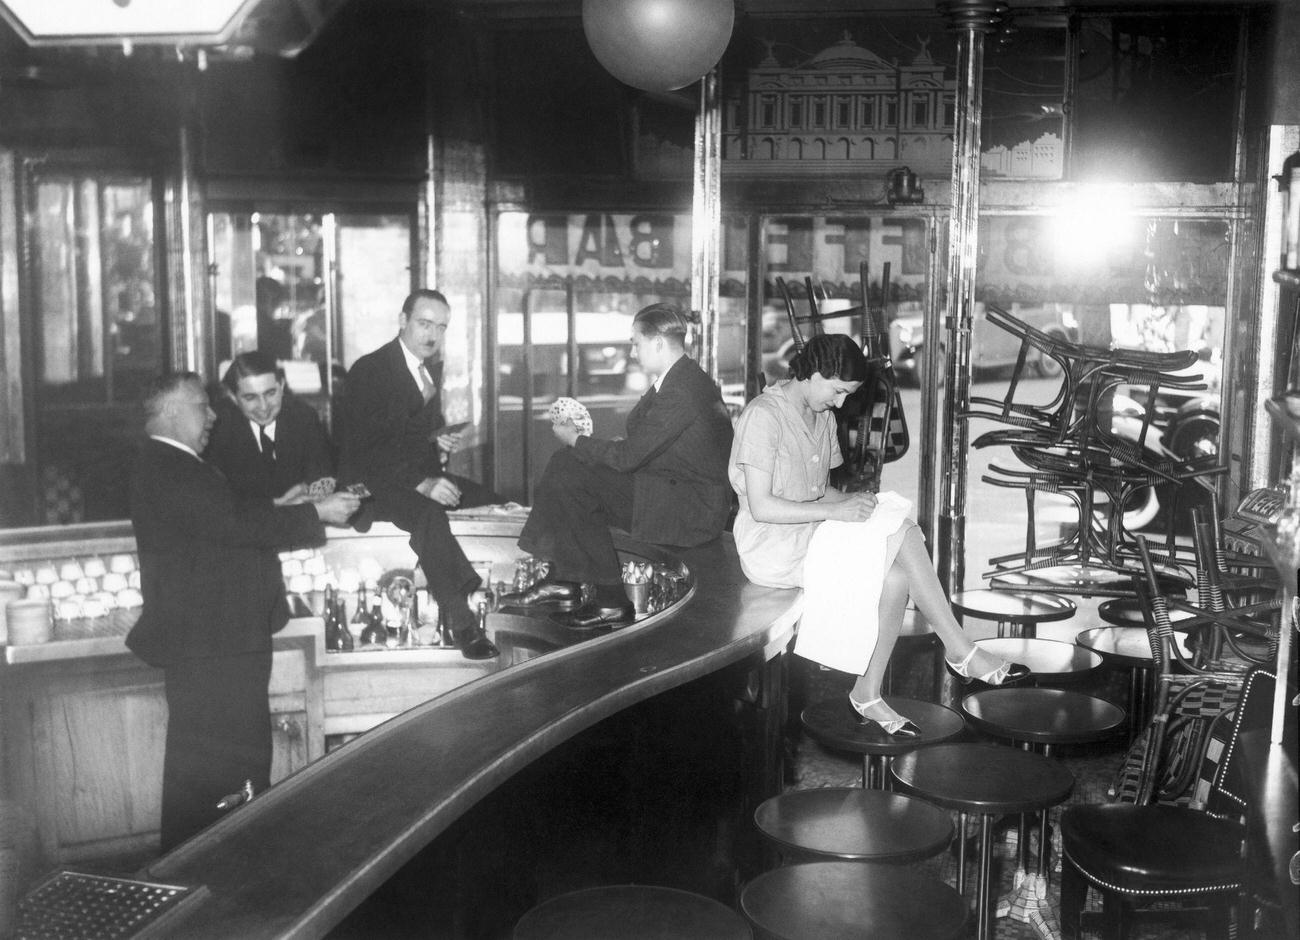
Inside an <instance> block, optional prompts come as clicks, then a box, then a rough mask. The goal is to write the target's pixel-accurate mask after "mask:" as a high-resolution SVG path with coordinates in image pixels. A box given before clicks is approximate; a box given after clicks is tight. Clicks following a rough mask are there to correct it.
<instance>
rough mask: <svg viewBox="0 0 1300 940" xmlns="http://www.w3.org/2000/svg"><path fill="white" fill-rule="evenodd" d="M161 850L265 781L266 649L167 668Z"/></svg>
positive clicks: (267, 726) (268, 720)
mask: <svg viewBox="0 0 1300 940" xmlns="http://www.w3.org/2000/svg"><path fill="white" fill-rule="evenodd" d="M163 676H164V685H165V689H166V695H167V752H166V755H165V757H164V758H163V792H162V850H163V851H164V852H166V851H169V850H170V849H172V848H174V847H175V846H177V845H179V844H180V843H181V842H184V841H185V840H186V839H188V838H189V837H190V836H192V835H194V834H195V833H197V832H198V831H199V830H200V829H203V828H204V827H205V826H208V825H211V824H212V823H214V822H216V821H217V819H218V818H219V817H220V816H221V815H222V811H221V810H219V809H217V803H218V802H220V800H221V798H222V797H224V796H226V795H228V794H231V793H235V792H238V791H239V789H240V788H241V787H243V785H244V781H245V780H251V781H252V783H253V789H254V791H256V792H261V791H262V790H265V789H266V788H267V787H269V786H270V785H271V706H270V703H269V702H268V700H267V690H268V689H269V687H270V682H271V651H270V650H265V651H262V652H257V653H242V654H237V655H233V656H220V657H213V658H208V659H187V660H181V661H180V662H177V663H173V664H171V665H169V666H167V667H165V669H164V671H163Z"/></svg>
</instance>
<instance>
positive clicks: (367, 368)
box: [339, 289, 500, 659]
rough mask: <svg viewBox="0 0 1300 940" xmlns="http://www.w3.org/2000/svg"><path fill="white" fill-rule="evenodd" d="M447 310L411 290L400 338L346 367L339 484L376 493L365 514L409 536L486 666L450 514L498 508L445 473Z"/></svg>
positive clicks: (473, 579) (448, 438) (450, 437)
mask: <svg viewBox="0 0 1300 940" xmlns="http://www.w3.org/2000/svg"><path fill="white" fill-rule="evenodd" d="M450 321H451V306H450V305H449V304H448V303H447V298H446V297H444V296H443V295H442V294H441V293H439V292H438V291H436V290H428V289H422V290H417V291H414V292H413V293H412V294H410V296H408V297H407V298H406V300H405V302H404V303H403V304H402V312H401V315H400V317H399V319H398V327H399V330H398V334H397V337H396V338H395V339H393V340H392V341H391V342H389V343H385V344H384V345H383V346H380V347H379V348H378V349H376V350H375V351H373V352H370V353H367V354H366V355H364V356H362V357H361V358H360V359H358V360H357V361H356V362H355V363H353V365H352V368H351V369H350V370H349V371H348V376H347V381H346V384H345V389H346V391H345V393H344V396H343V414H342V417H343V426H342V429H341V431H340V435H339V445H340V447H339V478H340V480H341V481H342V482H345V483H349V484H350V483H355V482H361V483H364V484H365V485H366V488H367V489H369V490H370V492H371V494H373V496H374V500H373V503H372V504H368V505H367V507H366V509H364V510H363V512H362V519H361V521H360V523H359V526H358V527H363V526H366V525H368V519H367V518H366V516H367V513H370V512H373V517H374V518H375V519H381V520H385V521H388V522H392V523H393V524H394V525H396V526H397V527H398V528H399V529H402V530H403V531H405V532H409V533H410V535H411V548H412V549H413V550H414V551H415V555H416V558H417V559H418V560H419V563H420V569H421V570H422V571H423V572H424V577H425V580H426V581H427V582H428V584H429V593H430V594H431V595H432V597H433V599H434V600H435V601H437V602H438V609H439V611H440V612H441V614H442V617H443V622H444V624H445V625H446V626H447V628H448V629H449V630H450V631H451V635H452V637H453V638H454V640H455V642H456V645H457V646H458V647H460V651H461V654H462V655H463V656H465V658H466V659H491V658H493V657H495V656H497V655H498V650H497V648H496V646H495V645H494V644H493V643H492V641H491V640H490V639H488V637H487V635H486V634H484V633H483V631H482V630H481V629H480V627H479V625H478V620H477V618H476V617H475V616H474V613H473V611H471V610H470V609H469V602H468V598H469V594H470V592H472V591H474V590H476V589H477V588H478V587H479V584H480V581H479V576H478V574H477V573H476V572H475V571H474V568H473V566H472V565H470V563H469V560H468V559H467V558H466V557H465V553H464V552H463V551H462V550H461V547H460V543H459V542H457V541H456V537H455V536H454V535H452V532H451V524H450V522H449V521H448V519H447V511H448V510H450V509H457V508H467V507H470V506H485V505H488V504H490V503H496V502H500V500H499V499H498V498H497V496H496V494H494V493H493V492H492V491H491V490H489V489H487V487H484V486H481V485H479V484H478V483H475V482H474V481H473V480H468V479H466V478H465V477H461V476H456V475H454V474H451V473H448V472H447V470H446V468H445V463H446V457H447V455H449V454H451V453H452V452H453V451H455V450H456V448H457V447H459V446H460V436H459V435H458V434H453V433H448V432H447V430H446V427H447V422H446V420H445V419H444V418H443V415H442V390H441V378H442V361H441V359H435V358H434V357H435V356H436V355H437V354H438V353H439V352H440V351H441V349H442V344H443V340H444V338H445V337H446V334H447V324H448V323H449V322H450Z"/></svg>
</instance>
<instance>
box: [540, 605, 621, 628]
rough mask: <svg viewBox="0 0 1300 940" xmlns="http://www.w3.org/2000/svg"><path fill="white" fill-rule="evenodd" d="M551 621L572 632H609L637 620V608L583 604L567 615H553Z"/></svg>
mask: <svg viewBox="0 0 1300 940" xmlns="http://www.w3.org/2000/svg"><path fill="white" fill-rule="evenodd" d="M551 620H553V621H554V622H555V623H558V624H559V625H560V626H562V627H568V628H569V629H570V630H609V629H611V628H613V627H623V626H627V625H628V624H629V623H632V622H633V621H634V620H636V608H634V607H633V606H632V605H631V604H617V605H615V606H613V607H604V606H602V605H600V604H599V603H594V602H593V603H589V604H583V605H582V606H581V607H579V608H578V609H577V610H574V611H570V612H569V613H567V614H552V615H551Z"/></svg>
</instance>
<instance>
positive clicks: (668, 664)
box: [140, 523, 802, 938]
mask: <svg viewBox="0 0 1300 940" xmlns="http://www.w3.org/2000/svg"><path fill="white" fill-rule="evenodd" d="M491 525H496V526H501V525H502V524H500V523H496V524H491ZM513 531H514V532H517V531H518V528H517V526H515V528H514V529H513ZM483 534H488V533H487V531H486V530H485V531H484V533H483ZM492 534H495V535H498V536H504V535H508V534H510V533H509V532H507V531H504V530H502V531H493V532H492ZM616 543H617V544H618V547H619V548H620V550H628V551H633V552H635V553H637V554H640V555H643V556H648V557H652V558H653V557H656V556H658V557H667V556H665V555H664V553H663V552H661V551H659V550H657V549H654V548H651V547H648V546H646V545H643V544H641V543H637V542H634V541H633V540H631V539H629V538H626V537H623V538H618V537H617V535H616ZM676 557H678V558H680V560H681V561H683V562H685V564H686V565H687V567H688V569H689V571H690V573H691V575H692V577H693V581H694V583H693V585H692V587H691V590H690V592H689V593H688V594H687V596H686V598H685V599H684V600H682V601H681V602H679V603H678V604H676V605H675V606H674V607H672V608H670V609H668V610H665V611H663V612H661V613H659V614H655V615H653V616H651V617H649V618H647V619H646V620H644V621H638V622H637V624H635V625H634V626H631V627H627V628H625V629H622V630H617V631H614V632H612V633H608V634H605V635H603V636H599V637H596V638H593V639H590V640H586V641H583V642H581V643H577V644H575V645H573V646H568V647H565V648H563V649H559V650H555V651H553V652H548V653H547V654H546V655H545V656H540V657H537V658H535V659H530V660H528V661H526V662H523V663H521V664H518V665H514V666H511V667H509V668H507V669H503V670H501V671H500V672H496V673H494V674H492V675H489V676H487V677H485V678H482V679H479V680H476V681H474V682H471V683H469V684H467V685H465V686H462V687H460V688H458V689H455V690H453V691H451V692H448V693H446V694H444V695H442V696H439V697H437V698H435V699H432V700H430V701H429V702H426V703H425V704H423V705H420V706H418V707H416V708H413V709H411V710H410V711H407V712H404V713H402V714H400V715H398V716H397V717H395V718H393V719H391V720H390V721H387V722H385V723H384V724H382V725H380V726H378V727H377V728H375V729H373V730H371V731H369V732H367V733H366V734H364V735H362V736H360V737H358V738H356V739H355V740H353V741H351V742H349V743H348V744H346V745H344V746H343V747H341V748H339V749H337V750H335V751H333V752H331V753H330V754H328V755H326V756H325V757H324V758H322V759H321V760H319V761H316V762H315V763H313V764H311V765H309V766H308V767H306V768H304V769H303V770H301V771H299V772H298V773H296V774H294V775H293V776H291V777H289V778H288V779H286V780H284V781H282V782H281V783H279V784H277V785H276V786H274V787H272V788H271V789H270V790H267V791H266V792H265V793H264V794H262V795H260V796H258V797H257V798H256V799H254V800H253V801H252V802H251V803H249V804H248V805H246V806H244V807H242V808H241V809H239V810H238V811H236V812H234V813H232V814H231V815H230V816H229V817H227V818H225V819H223V820H221V821H220V822H218V823H217V824H216V825H214V826H212V827H210V828H208V829H206V830H205V831H204V832H202V833H200V834H199V835H198V836H196V837H195V838H193V839H191V840H190V841H189V842H186V843H185V844H184V845H182V846H179V847H178V848H176V849H175V850H173V851H172V852H170V853H169V854H167V855H165V856H163V857H162V858H161V859H159V860H157V861H156V862H155V863H153V864H152V865H150V866H149V867H148V868H147V869H146V870H145V871H143V872H141V873H140V877H141V878H145V879H148V880H151V881H161V882H167V883H170V884H181V885H195V886H197V885H202V886H203V887H204V888H205V889H206V890H205V891H204V892H202V893H201V896H199V897H196V898H193V899H192V900H191V902H190V903H187V904H186V905H185V910H184V912H177V913H178V914H179V915H180V917H181V919H179V920H177V921H174V922H169V925H168V926H169V929H173V930H175V931H177V932H178V933H180V934H183V935H184V936H186V937H227V938H229V937H239V938H255V937H314V936H320V935H322V934H324V933H326V932H327V931H328V930H329V929H330V928H332V927H333V926H334V925H335V924H337V923H338V922H339V921H340V920H342V918H343V917H344V916H346V915H347V914H348V912H349V911H351V910H352V909H353V908H354V907H356V906H357V905H358V904H359V903H361V901H363V900H364V899H365V898H366V897H368V896H369V895H370V894H371V893H373V892H374V891H375V889H377V888H378V887H379V886H380V885H381V884H383V883H384V882H385V881H386V880H387V879H388V878H389V877H391V876H392V875H393V874H394V873H395V872H396V871H397V870H398V869H399V868H400V867H401V866H402V865H403V864H404V863H405V862H406V861H408V860H409V859H410V858H412V857H413V856H414V855H415V854H416V853H417V852H418V851H420V850H421V849H422V848H423V847H425V846H426V845H428V844H429V843H430V842H431V841H433V839H434V838H436V837H437V836H438V835H439V834H440V833H442V832H443V831H445V830H446V829H447V828H448V827H449V826H450V825H451V824H452V823H453V822H455V821H456V820H457V819H458V818H459V817H460V816H461V815H462V814H464V813H465V812H467V811H468V810H469V809H470V808H471V807H473V806H474V805H475V803H477V802H478V801H479V800H480V799H482V798H483V797H485V796H486V795H487V794H488V793H490V792H491V791H492V790H493V789H494V788H495V787H497V786H498V785H500V784H502V783H503V782H505V781H506V780H507V779H509V778H510V777H511V776H512V775H513V774H515V773H516V772H518V771H520V770H521V769H523V768H525V767H527V766H528V765H529V764H530V763H531V762H533V761H535V760H536V759H538V758H539V757H540V756H541V755H543V754H545V753H547V752H548V751H550V750H552V749H553V748H555V747H557V746H558V745H560V744H562V743H563V742H565V741H567V740H568V739H569V738H571V737H573V736H574V735H576V734H578V733H579V732H580V731H583V730H584V729H586V728H588V727H590V726H592V725H594V724H596V723H597V722H599V721H601V720H602V719H604V718H606V717H608V716H610V715H613V714H615V713H617V712H618V711H620V710H622V709H624V708H627V707H629V706H631V705H634V704H636V703H638V702H641V701H643V700H645V699H648V698H650V697H652V696H654V695H656V694H658V693H660V692H663V691H665V690H668V689H671V688H674V687H676V686H679V685H682V684H684V683H686V682H689V681H691V680H692V679H696V678H699V677H701V676H704V675H707V674H709V673H712V672H715V671H717V670H719V669H721V668H723V667H725V666H728V665H730V664H732V663H735V662H739V661H741V660H743V659H746V658H747V657H749V656H752V655H754V654H756V653H763V654H765V656H767V657H768V658H770V657H771V656H774V655H776V654H777V653H779V652H780V651H781V650H782V649H783V648H784V647H785V645H786V643H787V642H788V641H789V639H790V636H791V634H792V631H793V629H794V623H795V621H796V620H797V618H798V616H799V612H800V599H801V597H802V595H801V594H800V592H798V591H796V590H776V589H772V588H765V587H760V586H758V585H755V584H750V583H749V582H748V581H747V580H746V579H745V577H744V575H743V574H742V573H741V570H740V563H739V560H738V558H737V556H736V550H735V546H734V543H733V542H732V540H731V537H730V535H724V536H723V537H722V538H721V539H719V540H718V541H716V542H713V543H711V544H709V545H706V546H702V547H700V548H696V549H687V550H685V551H683V552H682V553H681V554H680V555H679V556H676ZM377 786H378V787H379V788H380V790H379V792H381V793H382V794H383V796H382V798H381V799H375V798H373V795H374V793H375V791H376V787H377ZM367 797H369V798H367ZM338 807H347V811H346V812H338Z"/></svg>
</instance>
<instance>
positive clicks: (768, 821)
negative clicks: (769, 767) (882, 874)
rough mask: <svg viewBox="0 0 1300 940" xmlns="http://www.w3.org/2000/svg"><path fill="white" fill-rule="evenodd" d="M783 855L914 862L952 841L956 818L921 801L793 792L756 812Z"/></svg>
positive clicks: (834, 791)
mask: <svg viewBox="0 0 1300 940" xmlns="http://www.w3.org/2000/svg"><path fill="white" fill-rule="evenodd" d="M754 823H755V825H757V826H758V831H759V832H760V833H761V834H762V836H763V838H765V839H766V840H768V841H769V842H770V843H772V844H773V845H774V846H775V847H776V848H777V849H778V850H779V851H780V852H781V854H782V855H784V856H786V857H791V858H798V857H810V858H818V857H820V858H822V859H828V858H829V859H839V860H842V861H877V862H916V861H920V860H921V859H925V858H929V857H931V856H932V855H937V854H938V853H939V852H942V851H943V850H944V849H945V848H947V846H948V844H949V843H950V842H951V841H952V835H953V828H952V818H951V817H950V816H949V814H948V813H946V812H944V811H943V810H941V809H939V808H938V807H937V806H932V805H930V804H929V803H926V802H925V801H923V800H918V799H915V798H913V797H910V796H903V795H902V794H899V793H886V792H884V791H883V790H863V789H859V788H857V787H823V788H820V789H813V790H793V791H791V792H790V793H784V794H782V795H781V796H774V797H772V798H771V799H770V800H765V801H764V802H763V803H762V804H761V805H760V806H759V807H758V809H757V810H755V811H754Z"/></svg>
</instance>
